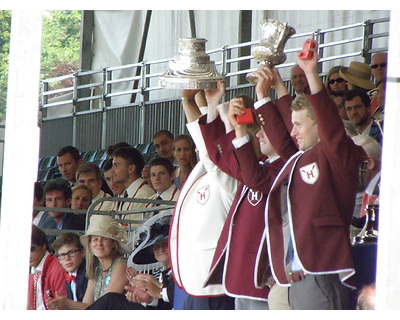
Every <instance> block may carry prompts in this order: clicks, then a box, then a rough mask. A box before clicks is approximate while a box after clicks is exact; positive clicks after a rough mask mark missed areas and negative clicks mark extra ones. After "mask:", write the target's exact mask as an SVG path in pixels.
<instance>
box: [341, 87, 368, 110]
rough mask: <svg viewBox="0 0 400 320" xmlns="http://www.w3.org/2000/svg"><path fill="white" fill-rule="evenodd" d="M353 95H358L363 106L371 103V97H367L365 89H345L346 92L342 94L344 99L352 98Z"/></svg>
mask: <svg viewBox="0 0 400 320" xmlns="http://www.w3.org/2000/svg"><path fill="white" fill-rule="evenodd" d="M355 97H360V98H361V101H362V103H363V104H364V106H365V107H366V108H369V106H370V104H371V99H370V98H369V96H368V93H366V92H365V90H360V89H354V90H349V91H346V93H345V94H344V96H343V98H344V101H350V100H353V99H354V98H355Z"/></svg>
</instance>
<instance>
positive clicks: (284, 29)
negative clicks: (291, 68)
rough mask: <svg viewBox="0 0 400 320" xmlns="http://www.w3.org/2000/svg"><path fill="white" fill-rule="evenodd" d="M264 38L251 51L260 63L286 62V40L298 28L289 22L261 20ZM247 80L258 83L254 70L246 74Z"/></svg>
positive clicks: (274, 64) (268, 64)
mask: <svg viewBox="0 0 400 320" xmlns="http://www.w3.org/2000/svg"><path fill="white" fill-rule="evenodd" d="M261 29H262V35H263V36H262V39H261V40H260V42H259V44H258V45H257V46H254V47H253V48H252V50H251V53H252V55H253V57H254V59H255V60H256V61H257V63H258V64H259V65H260V64H261V65H267V66H276V65H278V64H281V63H283V62H285V60H286V54H285V53H284V52H283V50H284V49H285V45H286V42H287V41H288V40H289V38H290V37H291V36H292V35H294V34H295V33H296V30H295V29H294V28H293V27H291V26H289V25H288V23H287V22H285V23H281V22H279V21H277V20H273V19H266V20H264V21H262V22H261ZM246 79H247V81H249V82H250V83H253V84H257V77H256V76H255V74H254V73H253V72H250V73H248V74H247V76H246Z"/></svg>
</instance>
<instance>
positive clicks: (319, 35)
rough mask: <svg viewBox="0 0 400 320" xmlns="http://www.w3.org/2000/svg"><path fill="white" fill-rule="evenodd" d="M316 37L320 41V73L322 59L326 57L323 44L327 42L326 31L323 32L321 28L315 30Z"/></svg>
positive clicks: (319, 71)
mask: <svg viewBox="0 0 400 320" xmlns="http://www.w3.org/2000/svg"><path fill="white" fill-rule="evenodd" d="M314 39H315V40H316V41H317V42H318V44H319V47H318V55H319V60H320V61H319V62H318V65H317V70H318V73H321V72H322V62H321V59H322V58H324V48H323V46H321V45H322V44H324V42H325V33H323V32H321V29H317V30H315V31H314Z"/></svg>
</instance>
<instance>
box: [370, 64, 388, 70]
mask: <svg viewBox="0 0 400 320" xmlns="http://www.w3.org/2000/svg"><path fill="white" fill-rule="evenodd" d="M378 67H381V68H386V67H387V63H380V64H373V65H371V69H378Z"/></svg>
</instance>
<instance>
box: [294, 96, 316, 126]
mask: <svg viewBox="0 0 400 320" xmlns="http://www.w3.org/2000/svg"><path fill="white" fill-rule="evenodd" d="M291 110H292V111H302V110H306V115H307V117H308V118H310V119H311V120H313V121H315V118H314V111H313V108H312V106H311V104H310V102H309V101H308V100H307V99H306V98H305V97H304V96H303V95H299V96H297V97H296V99H294V100H293V102H292V107H291Z"/></svg>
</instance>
